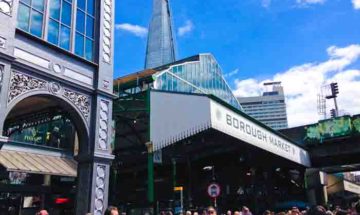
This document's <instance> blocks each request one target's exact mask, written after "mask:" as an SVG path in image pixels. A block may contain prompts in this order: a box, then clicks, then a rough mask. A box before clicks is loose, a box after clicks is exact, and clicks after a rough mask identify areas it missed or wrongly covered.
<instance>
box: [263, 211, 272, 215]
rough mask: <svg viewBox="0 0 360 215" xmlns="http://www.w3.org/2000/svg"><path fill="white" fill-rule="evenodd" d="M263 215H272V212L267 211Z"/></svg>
mask: <svg viewBox="0 0 360 215" xmlns="http://www.w3.org/2000/svg"><path fill="white" fill-rule="evenodd" d="M263 215H271V211H269V210H266V211H264V213H263Z"/></svg>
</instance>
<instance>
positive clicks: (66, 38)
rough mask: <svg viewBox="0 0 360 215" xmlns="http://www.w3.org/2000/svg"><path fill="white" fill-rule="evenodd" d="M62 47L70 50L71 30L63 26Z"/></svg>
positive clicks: (61, 34) (61, 33)
mask: <svg viewBox="0 0 360 215" xmlns="http://www.w3.org/2000/svg"><path fill="white" fill-rule="evenodd" d="M60 47H61V48H63V49H66V50H70V28H68V27H66V26H65V25H61V32H60Z"/></svg>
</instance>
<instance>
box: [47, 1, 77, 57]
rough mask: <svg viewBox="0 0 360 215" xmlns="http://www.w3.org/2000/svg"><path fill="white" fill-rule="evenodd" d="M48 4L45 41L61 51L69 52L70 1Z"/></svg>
mask: <svg viewBox="0 0 360 215" xmlns="http://www.w3.org/2000/svg"><path fill="white" fill-rule="evenodd" d="M49 4H50V6H49V7H50V9H49V11H50V12H49V13H50V14H49V26H48V38H47V40H48V41H49V42H50V43H52V44H54V45H57V46H59V47H61V48H63V49H66V50H70V40H71V39H70V38H71V14H72V1H71V0H51V1H50V2H49Z"/></svg>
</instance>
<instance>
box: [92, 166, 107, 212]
mask: <svg viewBox="0 0 360 215" xmlns="http://www.w3.org/2000/svg"><path fill="white" fill-rule="evenodd" d="M105 178H106V166H105V165H97V166H96V181H95V183H96V184H95V203H94V205H95V207H94V215H102V214H103V211H104V195H105Z"/></svg>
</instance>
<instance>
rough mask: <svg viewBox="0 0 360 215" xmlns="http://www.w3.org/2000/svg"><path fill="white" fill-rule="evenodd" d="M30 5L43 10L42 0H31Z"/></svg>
mask: <svg viewBox="0 0 360 215" xmlns="http://www.w3.org/2000/svg"><path fill="white" fill-rule="evenodd" d="M51 1H52V0H51ZM32 6H33V7H34V8H35V9H37V10H40V11H41V12H43V11H44V0H32Z"/></svg>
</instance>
